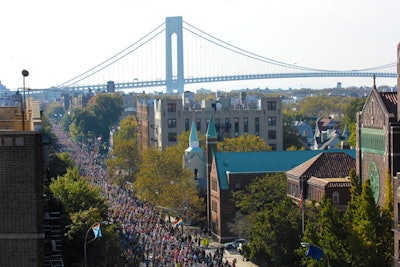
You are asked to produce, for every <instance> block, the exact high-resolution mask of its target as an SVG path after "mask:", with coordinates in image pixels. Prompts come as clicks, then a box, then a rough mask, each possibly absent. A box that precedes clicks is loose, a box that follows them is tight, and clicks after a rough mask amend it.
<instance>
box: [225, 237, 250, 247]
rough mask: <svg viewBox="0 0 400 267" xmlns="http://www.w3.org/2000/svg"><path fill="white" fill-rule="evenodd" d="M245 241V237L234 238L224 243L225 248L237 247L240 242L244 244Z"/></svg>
mask: <svg viewBox="0 0 400 267" xmlns="http://www.w3.org/2000/svg"><path fill="white" fill-rule="evenodd" d="M246 242H247V240H246V239H236V240H234V241H232V242H228V243H225V244H224V248H225V249H237V248H238V247H239V245H240V244H245V243H246Z"/></svg>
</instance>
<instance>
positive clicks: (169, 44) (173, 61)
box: [165, 17, 185, 93]
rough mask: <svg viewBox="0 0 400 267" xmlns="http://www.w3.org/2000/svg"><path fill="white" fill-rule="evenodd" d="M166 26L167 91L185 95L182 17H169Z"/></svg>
mask: <svg viewBox="0 0 400 267" xmlns="http://www.w3.org/2000/svg"><path fill="white" fill-rule="evenodd" d="M165 25H166V27H165V48H166V51H165V57H166V58H165V62H166V67H165V82H166V89H167V90H166V91H167V93H175V92H178V93H183V92H184V86H185V76H184V74H183V36H182V17H167V18H166V20H165ZM173 49H174V51H173Z"/></svg>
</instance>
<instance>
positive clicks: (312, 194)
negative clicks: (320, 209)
mask: <svg viewBox="0 0 400 267" xmlns="http://www.w3.org/2000/svg"><path fill="white" fill-rule="evenodd" d="M308 198H309V199H310V200H315V192H314V188H311V187H310V188H309V189H308Z"/></svg>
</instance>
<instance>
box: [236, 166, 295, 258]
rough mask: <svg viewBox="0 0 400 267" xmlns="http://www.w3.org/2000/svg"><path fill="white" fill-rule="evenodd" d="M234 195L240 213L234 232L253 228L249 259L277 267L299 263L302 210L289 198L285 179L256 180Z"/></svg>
mask: <svg viewBox="0 0 400 267" xmlns="http://www.w3.org/2000/svg"><path fill="white" fill-rule="evenodd" d="M232 194H233V198H234V201H235V205H236V207H237V208H238V209H239V211H240V213H238V215H237V220H238V222H237V225H236V226H235V227H233V228H234V230H235V232H242V233H248V232H249V231H248V230H247V231H246V229H240V228H238V226H239V225H243V227H245V228H247V229H249V228H250V236H249V237H250V242H249V244H248V245H247V246H246V249H245V250H244V251H246V253H245V255H246V257H248V258H249V259H251V260H253V261H256V262H257V263H259V264H275V265H276V266H280V265H290V264H293V263H296V262H298V260H299V258H298V256H297V255H296V254H295V248H297V247H298V246H299V244H300V231H301V229H300V228H301V220H300V210H299V209H297V208H295V204H294V203H293V202H292V201H291V200H289V199H288V197H287V196H286V175H285V174H284V173H278V174H274V175H266V176H265V177H262V178H257V179H256V180H254V181H253V182H252V183H251V184H250V185H249V186H248V187H247V188H246V189H244V190H240V191H236V192H233V193H232ZM240 220H243V221H240ZM246 223H247V224H246ZM261 266H263V265H261Z"/></svg>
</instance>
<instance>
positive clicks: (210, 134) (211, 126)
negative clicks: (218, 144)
mask: <svg viewBox="0 0 400 267" xmlns="http://www.w3.org/2000/svg"><path fill="white" fill-rule="evenodd" d="M206 137H207V138H217V130H216V129H215V123H214V116H213V114H212V113H211V116H210V122H209V123H208V129H207V135H206Z"/></svg>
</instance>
